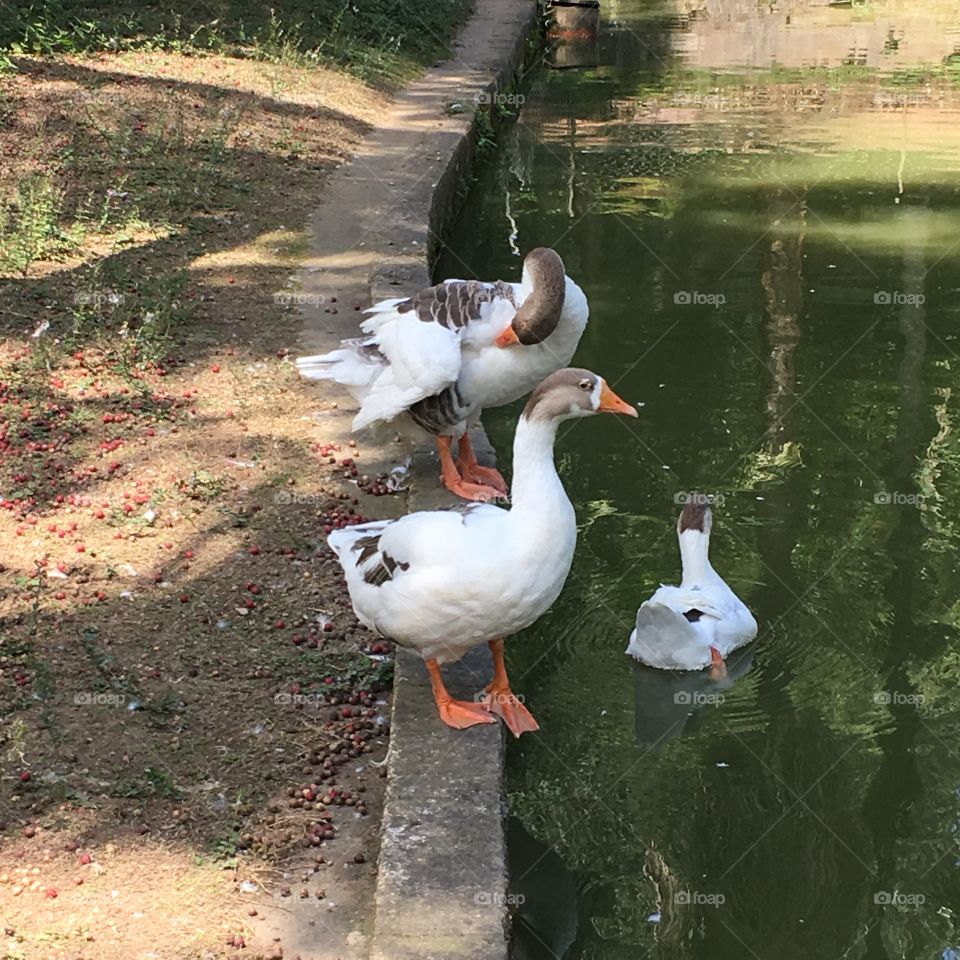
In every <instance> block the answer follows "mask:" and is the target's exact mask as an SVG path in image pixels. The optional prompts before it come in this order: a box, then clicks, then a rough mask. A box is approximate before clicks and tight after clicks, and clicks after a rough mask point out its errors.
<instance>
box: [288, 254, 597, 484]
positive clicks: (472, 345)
mask: <svg viewBox="0 0 960 960" xmlns="http://www.w3.org/2000/svg"><path fill="white" fill-rule="evenodd" d="M588 313H589V311H588V307H587V298H586V297H585V296H584V294H583V291H582V290H581V289H580V288H579V287H578V286H577V285H576V283H574V282H573V280H571V279H570V278H569V277H568V276H567V275H566V271H565V269H564V266H563V261H562V260H561V259H560V257H559V255H558V254H557V253H556V252H555V251H553V250H550V249H548V248H546V247H538V248H537V249H536V250H531V251H530V253H528V254H527V256H526V258H525V259H524V262H523V277H522V280H521V282H520V283H505V282H503V281H497V282H496V283H483V282H481V281H479V280H445V281H444V282H443V283H440V284H437V285H436V286H434V287H428V288H427V289H425V290H421V291H420V292H419V293H416V294H414V295H413V296H412V297H409V298H406V299H402V298H401V299H396V300H383V301H381V302H380V303H377V304H374V306H372V307H371V308H370V309H369V310H367V311H366V314H367V319H366V320H364V321H363V323H361V324H360V327H361V329H362V330H363V331H364V333H366V334H367V336H365V337H362V338H360V339H356V340H344V341H343V343H342V344H341V346H340V348H339V349H338V350H334V351H332V352H331V353H325V354H320V355H317V356H312V357H300V358H299V359H298V360H297V368H298V370H299V371H300V373H301V374H302V375H303V376H304V377H307V378H308V379H314V380H334V381H336V382H337V383H341V384H343V385H344V386H346V387H347V388H348V389H349V390H350V392H351V393H352V394H353V396H354V397H355V398H356V399H357V400H358V401H359V403H360V412H359V413H358V414H357V416H356V417H355V419H354V421H353V429H354V430H360V429H361V428H363V427H365V426H368V425H369V424H371V423H374V422H376V421H389V420H394V419H395V418H397V417H400V416H406V417H407V418H408V419H409V420H412V421H413V422H414V423H415V424H416V425H418V426H419V427H421V428H422V429H423V430H425V431H426V432H427V433H429V434H431V435H432V436H434V437H436V440H437V447H438V449H439V453H440V465H441V469H442V479H443V483H444V486H446V487H447V488H448V489H450V490H452V491H453V492H454V493H456V494H458V495H459V496H461V497H464V498H466V499H467V500H489V499H493V498H495V497H498V496H502V495H504V494H506V492H507V487H506V484H505V483H504V480H503V477H502V476H501V475H500V473H499V471H497V470H494V469H493V468H491V467H482V466H480V465H479V464H478V463H477V458H476V455H475V454H474V452H473V447H472V446H471V443H470V435H469V432H468V431H469V428H470V427H471V426H473V425H474V424H476V423H477V422H479V419H480V414H481V413H482V412H483V409H484V408H485V407H497V406H502V405H503V404H506V403H512V402H513V401H514V400H518V399H520V397H523V396H525V395H526V394H528V393H529V392H530V391H531V390H532V389H533V388H534V387H535V386H536V385H537V384H538V383H539V382H540V381H541V380H542V379H543V378H544V377H546V376H547V375H548V374H550V373H552V372H553V371H555V370H558V369H560V368H561V367H565V366H566V365H567V364H568V363H569V362H570V360H571V359H572V357H573V354H574V352H575V351H576V349H577V344H578V343H579V342H580V336H581V334H582V333H583V331H584V328H585V327H586V325H587V316H588ZM454 440H458V449H457V460H454V456H453V452H452V448H453V441H454Z"/></svg>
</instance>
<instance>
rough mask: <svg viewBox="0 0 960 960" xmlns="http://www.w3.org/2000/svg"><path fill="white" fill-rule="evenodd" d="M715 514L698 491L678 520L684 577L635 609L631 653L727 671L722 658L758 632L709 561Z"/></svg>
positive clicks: (650, 660)
mask: <svg viewBox="0 0 960 960" xmlns="http://www.w3.org/2000/svg"><path fill="white" fill-rule="evenodd" d="M712 526H713V513H712V511H711V510H710V505H709V503H708V502H707V499H706V497H702V496H698V495H696V494H694V495H692V496H691V499H690V500H688V501H687V503H686V504H685V506H684V508H683V511H682V513H681V514H680V519H679V520H678V521H677V538H678V539H679V541H680V560H681V564H682V567H683V578H682V580H681V581H680V586H679V587H666V586H662V585H661V587H660V589H659V590H657V592H656V593H654V595H653V596H652V597H651V598H650V599H649V600H647V601H645V602H644V603H643V605H642V606H641V607H640V609H639V610H638V611H637V625H636V627H635V628H634V631H633V633H632V634H631V635H630V643H629V646H628V647H627V651H626V652H627V653H629V654H630V655H631V656H633V657H636V659H637V660H640V661H642V662H643V663H645V664H647V666H650V667H661V668H662V669H665V670H702V669H703V668H704V667H711V669H712V670H713V673H714V675H715V676H716V677H722V676H724V675H725V673H726V665H725V663H724V658H725V657H726V656H727V655H728V654H730V653H731V652H732V651H734V650H736V649H737V647H742V646H743V645H744V644H745V643H749V642H750V641H751V640H752V639H753V638H754V637H755V636H756V635H757V621H756V620H755V619H754V618H753V614H752V613H750V611H749V610H748V609H747V608H746V606H745V605H744V604H743V601H741V600H740V598H739V597H738V596H737V595H736V594H735V593H734V592H733V591H732V590H731V589H730V587H728V586H727V584H726V582H725V581H724V580H723V578H722V577H721V576H720V575H719V574H718V573H717V572H716V571H715V570H714V569H713V567H712V566H711V565H710V556H709V551H710V529H711V527H712Z"/></svg>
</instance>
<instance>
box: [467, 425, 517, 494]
mask: <svg viewBox="0 0 960 960" xmlns="http://www.w3.org/2000/svg"><path fill="white" fill-rule="evenodd" d="M457 459H458V460H459V461H460V475H461V476H462V477H463V479H464V480H470V481H472V482H473V483H480V484H483V485H484V486H487V487H493V488H494V489H495V490H499V491H500V493H501V494H502V495H503V496H507V495H508V493H509V490H508V489H507V481H506V480H504V479H503V474H502V473H500V471H499V470H497V469H496V468H494V467H482V466H480V464H479V463H478V462H477V455H476V454H475V453H474V452H473V443H471V441H470V431H469V430H468V431H466V432H464V434H463V436H462V437H461V438H460V443H459V445H458V446H457Z"/></svg>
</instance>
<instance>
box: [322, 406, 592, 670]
mask: <svg viewBox="0 0 960 960" xmlns="http://www.w3.org/2000/svg"><path fill="white" fill-rule="evenodd" d="M556 428H557V421H550V422H547V423H539V422H536V423H531V422H527V421H526V420H525V419H523V418H521V421H520V423H519V425H518V427H517V433H516V438H515V441H514V481H513V506H512V507H511V509H509V510H505V509H502V508H500V507H495V506H492V505H488V504H471V505H468V506H465V507H463V508H459V509H455V510H448V511H432V512H420V513H413V514H409V515H408V516H406V517H402V518H401V519H399V520H390V521H383V522H377V523H368V524H363V525H359V526H356V527H352V528H348V529H344V530H338V531H335V532H334V533H332V534H331V535H330V537H329V543H330V545H331V547H333V549H334V550H335V551H336V553H337V556H338V557H339V559H340V562H341V565H342V566H343V569H344V573H345V574H346V578H347V586H348V589H349V591H350V597H351V600H352V601H353V607H354V611H355V612H356V614H357V617H358V618H359V619H360V621H361V622H362V623H364V624H366V626H368V627H369V628H370V629H372V630H375V631H377V632H378V633H379V634H381V635H382V636H385V637H389V638H390V639H392V640H395V641H396V642H397V643H399V644H401V645H402V646H405V647H409V648H411V649H413V650H416V651H417V652H418V653H419V654H420V656H422V657H423V658H424V659H425V660H431V659H436V660H437V661H438V662H439V663H441V664H442V663H448V662H452V661H455V660H458V659H459V658H460V657H462V656H463V655H464V653H466V652H467V650H469V649H470V648H471V647H473V646H476V645H477V644H480V643H485V642H488V641H490V640H495V639H499V638H502V637H507V636H510V635H511V634H514V633H517V632H518V631H520V630H523V629H524V628H525V627H528V626H529V625H530V624H532V623H533V622H534V621H536V620H537V619H538V618H539V617H540V616H542V615H543V614H544V613H545V612H546V611H547V610H548V609H549V607H550V606H551V604H552V603H553V602H554V600H556V599H557V597H558V596H559V595H560V591H561V590H562V589H563V584H564V582H565V581H566V578H567V574H568V573H569V570H570V564H571V562H572V560H573V552H574V548H575V546H576V540H577V526H576V517H575V515H574V510H573V506H572V505H571V503H570V500H569V499H568V498H567V495H566V493H565V491H564V489H563V485H562V483H561V482H560V478H559V477H558V476H557V472H556V469H555V467H554V464H553V441H554V436H555V434H556ZM371 537H378V538H379V539H378V541H377V543H376V549H372V548H373V546H374V545H373V544H372V543H370V542H369V540H367V541H366V542H367V543H368V545H369V546H370V548H371V550H370V551H369V555H368V556H366V557H365V558H363V559H361V554H363V553H364V549H363V543H364V542H365V538H371ZM385 558H386V559H385ZM391 565H394V566H393V569H392V571H391V572H390V575H389V576H385V574H386V572H387V569H388V567H390V566H391ZM404 565H406V566H404ZM377 571H380V572H381V574H382V576H381V577H380V578H378V577H376V576H375V574H376V573H377ZM371 579H373V580H374V582H370V581H371ZM377 579H380V580H381V582H379V583H377V582H376V580H377Z"/></svg>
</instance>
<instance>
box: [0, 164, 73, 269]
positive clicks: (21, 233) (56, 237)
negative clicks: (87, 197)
mask: <svg viewBox="0 0 960 960" xmlns="http://www.w3.org/2000/svg"><path fill="white" fill-rule="evenodd" d="M62 210H63V191H61V190H60V189H59V188H58V187H56V186H54V184H53V182H52V181H51V180H50V178H49V177H44V176H32V177H28V178H27V179H26V180H24V181H22V182H21V183H20V184H19V185H18V187H17V193H16V196H15V198H14V199H13V201H12V202H10V203H0V271H3V272H9V273H19V274H20V275H21V276H24V277H25V276H26V275H27V271H28V270H29V269H30V265H31V264H32V263H34V262H36V261H37V260H46V259H49V258H51V257H54V256H56V255H57V254H58V253H60V252H61V251H62V250H65V249H69V248H70V247H72V246H75V239H74V238H73V237H71V235H70V234H69V233H68V232H66V231H64V230H63V229H62V227H61V224H60V218H61V213H62Z"/></svg>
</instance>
